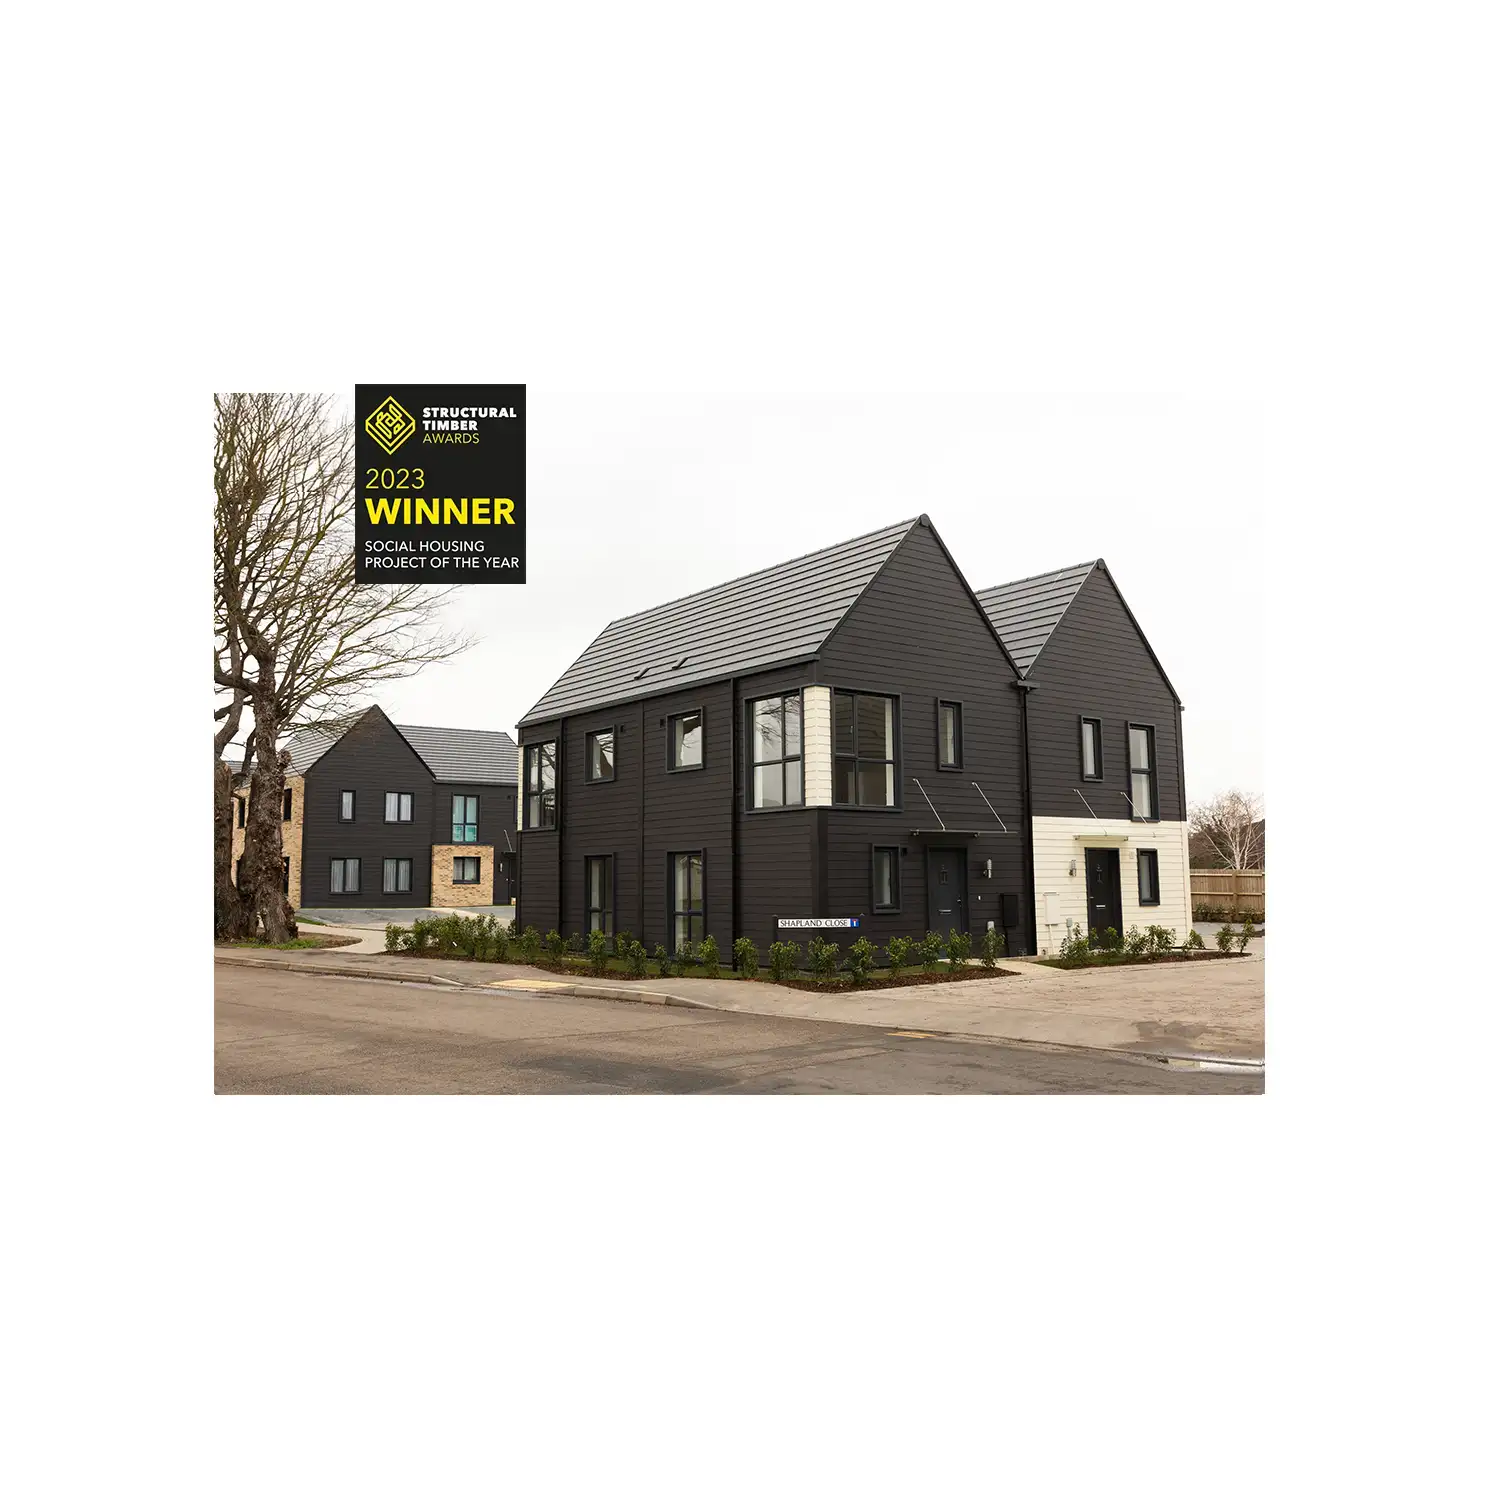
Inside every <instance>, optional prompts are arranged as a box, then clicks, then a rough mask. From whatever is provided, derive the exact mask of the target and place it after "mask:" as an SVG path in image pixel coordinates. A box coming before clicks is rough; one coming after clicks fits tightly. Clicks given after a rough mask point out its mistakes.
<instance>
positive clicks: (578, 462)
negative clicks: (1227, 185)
mask: <svg viewBox="0 0 1500 1500" xmlns="http://www.w3.org/2000/svg"><path fill="white" fill-rule="evenodd" d="M527 395H528V401H527V421H528V461H527V491H528V493H527V532H526V535H527V573H528V577H529V579H530V581H529V582H528V583H527V584H526V585H525V586H523V587H515V586H507V585H493V586H480V585H474V586H469V587H465V588H462V589H461V590H460V591H459V596H458V599H457V601H456V602H455V604H454V606H453V610H452V615H453V620H454V622H455V623H457V624H461V625H462V626H464V627H465V628H467V629H468V630H470V631H471V632H472V633H474V634H475V635H477V636H478V637H479V638H480V643H479V644H478V645H477V646H476V647H475V648H474V649H473V650H472V651H470V652H469V653H468V654H466V655H464V656H462V657H460V658H458V659H457V660H455V661H453V662H450V663H446V664H444V665H442V666H437V667H428V668H426V669H424V670H423V671H422V672H421V673H419V674H418V675H417V676H415V677H413V678H411V679H409V680H407V681H404V682H398V683H391V684H387V685H385V686H384V687H383V688H382V689H381V692H380V699H379V701H380V704H381V706H382V707H383V708H384V709H385V710H386V712H387V713H389V714H390V716H391V717H392V718H393V719H395V720H397V721H398V722H407V723H417V724H439V725H460V726H465V727H471V728H483V729H505V730H508V731H510V732H511V733H512V734H514V732H515V726H516V722H517V720H519V719H520V717H521V716H522V715H523V714H524V713H525V712H526V711H527V710H528V709H529V708H530V707H531V706H532V704H533V703H535V702H536V701H537V699H539V698H540V697H541V696H542V694H543V692H545V690H546V689H547V687H548V686H549V685H550V684H551V683H552V682H553V681H554V680H555V679H556V678H557V677H558V676H559V675H560V674H561V673H562V672H563V670H564V669H565V668H566V667H567V666H568V664H569V663H570V662H571V661H572V660H573V658H574V657H575V656H577V655H578V653H579V652H580V651H582V650H583V648H584V647H585V646H586V645H587V644H588V643H589V641H590V640H592V639H593V637H594V636H595V635H597V634H598V632H599V631H600V629H601V628H602V627H603V626H604V625H605V624H606V623H607V622H608V621H609V620H611V619H613V618H615V617H616V616H619V615H625V614H632V613H634V612H635V611H637V610H641V609H646V608H649V607H651V606H652V605H655V604H660V603H663V602H665V601H666V600H668V599H671V598H675V597H676V596H678V595H680V594H685V593H690V592H692V591H694V590H696V589H699V588H705V587H708V586H710V585H712V584H715V583H720V582H723V581H724V580H725V579H728V578H732V577H735V576H736V575H738V574H740V573H745V572H749V571H751V570H753V569H755V568H758V567H763V566H766V565H768V564H771V563H775V562H777V561H779V560H781V559H784V558H787V557H792V556H795V555H797V554H798V553H802V552H807V551H811V550H813V549H814V548H817V547H822V546H826V545H828V544H830V543H833V542H838V541H841V540H843V539H844V538H846V537H850V536H855V535H857V534H859V533H860V532H864V531H870V530H873V529H875V528H876V527H878V526H883V525H887V524H889V523H891V522H894V521H899V520H902V519H905V518H907V517H910V516H915V515H918V514H920V513H921V512H923V511H925V512H926V513H927V514H928V515H929V516H930V517H931V518H932V523H933V525H934V526H935V527H936V528H937V531H938V534H939V535H940V536H941V537H942V538H943V540H944V541H945V542H946V543H947V545H948V550H949V551H950V552H951V553H952V554H953V557H954V560H955V561H956V562H957V563H958V565H959V567H960V568H961V569H962V570H963V572H964V573H965V575H966V576H967V578H968V580H969V583H970V584H971V585H972V586H973V587H974V588H975V589H976V590H978V589H982V588H985V587H988V586H989V585H991V584H995V583H1002V582H1005V581H1007V580H1009V579H1012V578H1020V577H1023V576H1025V575H1027V574H1030V573H1040V572H1044V571H1046V570H1047V569H1050V568H1057V567H1063V566H1066V565H1067V564H1070V563H1077V562H1083V561H1086V560H1088V559H1090V558H1095V557H1102V558H1104V559H1105V561H1106V562H1107V563H1108V564H1109V567H1110V571H1111V572H1112V573H1113V574H1114V576H1115V580H1116V582H1117V583H1118V584H1119V586H1120V588H1121V590H1122V591H1123V592H1124V595H1125V598H1126V601H1127V602H1128V603H1129V605H1130V607H1131V609H1132V610H1133V611H1134V613H1135V616H1136V618H1137V619H1138V620H1139V621H1140V623H1141V626H1142V628H1143V629H1144V630H1145V631H1146V634H1147V635H1148V637H1149V638H1150V640H1151V643H1152V645H1153V646H1154V647H1155V648H1156V652H1157V655H1158V656H1159V657H1160V658H1161V660H1162V664H1163V665H1164V666H1165V668H1166V670H1167V674H1168V675H1169V676H1170V677H1171V679H1172V682H1173V685H1174V686H1175V687H1176V688H1177V691H1178V693H1179V694H1180V695H1181V697H1182V700H1183V702H1184V704H1185V705H1186V707H1185V710H1184V714H1183V727H1184V735H1185V739H1186V746H1185V753H1186V762H1187V775H1188V795H1189V798H1190V799H1191V800H1194V801H1197V800H1200V799H1203V798H1206V797H1209V796H1212V795H1213V794H1215V793H1217V792H1220V791H1223V790H1226V789H1227V788H1229V787H1231V786H1238V787H1240V788H1242V789H1244V790H1246V791H1254V792H1260V791H1261V790H1262V767H1261V754H1262V736H1261V691H1262V673H1261V613H1262V606H1261V588H1262V570H1261V552H1260V546H1261V543H1260V537H1261V514H1262V501H1261V489H1260V485H1261V474H1260V465H1261V451H1260V413H1259V411H1258V410H1257V409H1256V408H1255V407H1253V406H1249V405H1245V406H1235V405H1229V404H1224V403H1214V404H1204V403H1197V402H1191V401H1184V400H1175V399H1169V398H1160V399H1158V398H1140V397H1098V398H1092V397H1091V398H1083V399H1080V398H1039V397H994V396H990V397H969V396H956V397H934V396H915V397H907V396H891V397H888V398H883V399H877V398H872V397H865V396H861V397H850V398H836V399H830V398H827V397H821V396H812V397H798V396H777V397H764V396H751V397H744V398H728V397H697V396H643V395H628V396H608V395H576V394H575V395H566V394H558V393H556V392H553V391H548V390H544V389H541V388H539V387H536V386H532V387H530V388H529V389H528V393H527Z"/></svg>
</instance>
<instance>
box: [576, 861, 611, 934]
mask: <svg viewBox="0 0 1500 1500" xmlns="http://www.w3.org/2000/svg"><path fill="white" fill-rule="evenodd" d="M583 890H584V895H585V898H586V899H585V903H584V904H585V907H586V909H587V912H588V923H589V931H590V932H602V933H603V934H604V935H605V937H613V936H614V935H615V859H614V855H612V854H599V855H595V856H593V857H592V858H590V859H586V860H584V862H583Z"/></svg>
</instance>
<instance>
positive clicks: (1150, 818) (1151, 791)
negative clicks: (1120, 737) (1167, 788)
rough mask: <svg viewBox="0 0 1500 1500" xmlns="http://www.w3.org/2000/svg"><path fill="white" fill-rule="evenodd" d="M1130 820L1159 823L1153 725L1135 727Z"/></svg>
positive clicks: (1132, 727)
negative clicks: (1157, 818)
mask: <svg viewBox="0 0 1500 1500" xmlns="http://www.w3.org/2000/svg"><path fill="white" fill-rule="evenodd" d="M1127 733H1128V735H1129V738H1130V816H1131V817H1132V818H1134V819H1135V820H1136V821H1137V822H1143V823H1154V822H1155V821H1156V730H1155V729H1153V728H1152V727H1151V725H1149V724H1131V725H1130V726H1129V727H1128V730H1127Z"/></svg>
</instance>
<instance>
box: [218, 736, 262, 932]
mask: <svg viewBox="0 0 1500 1500" xmlns="http://www.w3.org/2000/svg"><path fill="white" fill-rule="evenodd" d="M252 917H253V914H252V912H251V911H250V909H249V908H248V907H247V906H246V904H245V902H244V901H243V900H242V899H241V897H240V893H239V890H238V888H237V887H236V886H235V883H234V781H233V778H232V777H231V775H230V772H229V767H228V766H226V765H225V764H224V762H223V761H222V760H220V759H219V757H218V755H215V756H214V941H215V942H216V943H226V942H231V941H233V940H234V939H235V938H243V937H248V936H249V935H250V933H251V931H252V929H253V927H254V922H253V919H252Z"/></svg>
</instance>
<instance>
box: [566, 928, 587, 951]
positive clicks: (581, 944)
mask: <svg viewBox="0 0 1500 1500" xmlns="http://www.w3.org/2000/svg"><path fill="white" fill-rule="evenodd" d="M565 946H566V948H567V950H568V952H569V953H582V952H583V951H584V950H585V949H586V948H587V947H588V942H587V940H586V939H585V938H584V935H583V934H582V933H581V932H570V933H569V934H568V941H567V943H566V945H565Z"/></svg>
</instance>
